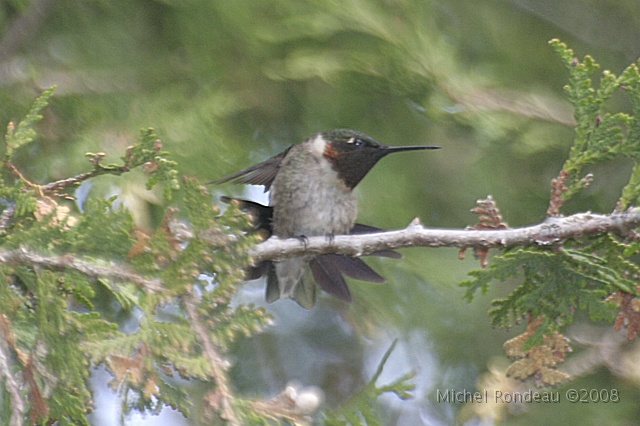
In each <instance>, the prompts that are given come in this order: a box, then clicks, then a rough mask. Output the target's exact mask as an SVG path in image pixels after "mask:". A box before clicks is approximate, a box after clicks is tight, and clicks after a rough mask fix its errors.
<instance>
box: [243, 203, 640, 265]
mask: <svg viewBox="0 0 640 426" xmlns="http://www.w3.org/2000/svg"><path fill="white" fill-rule="evenodd" d="M637 226H640V210H637V209H631V210H627V211H625V212H615V213H612V214H608V215H600V214H592V213H579V214H575V215H572V216H568V217H563V218H555V217H554V218H551V217H550V218H547V219H546V220H545V221H544V222H542V223H539V224H537V225H532V226H528V227H523V228H509V229H486V230H485V229H483V230H473V229H465V230H458V229H428V228H425V227H424V226H422V225H421V224H420V221H419V220H418V219H414V220H413V221H412V222H411V224H409V226H407V227H406V228H405V229H401V230H396V231H385V232H378V233H372V234H357V235H336V236H335V237H334V238H332V239H329V238H327V237H323V236H319V237H309V238H307V239H306V241H305V244H300V240H299V239H296V238H290V239H286V240H283V239H279V238H277V237H271V238H269V239H268V240H267V241H264V242H262V243H260V244H258V245H256V246H255V247H253V248H252V249H251V250H250V255H251V258H252V261H253V262H254V263H255V264H258V263H259V262H262V261H264V260H276V261H279V260H283V259H288V258H291V257H296V256H302V255H305V254H324V253H338V254H345V255H349V256H363V255H369V254H372V253H375V252H377V251H381V250H386V249H397V248H402V247H414V246H420V247H460V248H466V247H483V248H507V247H516V246H531V245H540V246H548V245H551V244H557V243H561V242H564V241H566V240H569V239H572V238H579V237H583V236H588V235H598V234H603V233H607V232H615V233H619V234H622V235H625V236H628V237H630V238H635V232H634V231H633V229H634V228H635V227H637Z"/></svg>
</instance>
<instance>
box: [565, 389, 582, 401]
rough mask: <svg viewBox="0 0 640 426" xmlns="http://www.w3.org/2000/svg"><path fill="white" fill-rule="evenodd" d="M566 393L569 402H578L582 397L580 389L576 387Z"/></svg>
mask: <svg viewBox="0 0 640 426" xmlns="http://www.w3.org/2000/svg"><path fill="white" fill-rule="evenodd" d="M566 395H567V401H569V402H578V399H580V395H578V391H577V390H575V389H569V390H568V391H567V394H566Z"/></svg>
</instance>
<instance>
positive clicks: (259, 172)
mask: <svg viewBox="0 0 640 426" xmlns="http://www.w3.org/2000/svg"><path fill="white" fill-rule="evenodd" d="M292 146H293V145H292ZM290 149H291V147H289V148H287V149H286V150H285V151H284V152H282V153H280V154H278V155H276V156H274V157H271V158H269V159H267V160H264V161H262V162H260V163H258V164H255V165H253V166H251V167H248V168H246V169H244V170H240V171H239V172H236V173H233V174H230V175H228V176H223V177H221V178H218V179H214V180H212V181H211V182H207V184H212V183H213V184H218V183H225V182H233V183H244V184H248V185H263V186H264V192H267V191H268V190H269V188H270V187H271V184H272V183H273V179H275V177H276V173H278V169H279V168H280V162H281V161H282V159H283V158H284V157H285V156H286V155H287V153H288V152H289V150H290Z"/></svg>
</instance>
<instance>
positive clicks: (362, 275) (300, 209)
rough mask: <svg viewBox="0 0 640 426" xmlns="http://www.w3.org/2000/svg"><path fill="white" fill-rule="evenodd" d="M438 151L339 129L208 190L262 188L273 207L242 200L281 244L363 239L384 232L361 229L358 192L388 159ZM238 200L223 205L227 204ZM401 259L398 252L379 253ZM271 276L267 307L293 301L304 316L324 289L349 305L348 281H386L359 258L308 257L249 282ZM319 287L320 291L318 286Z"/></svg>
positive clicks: (269, 265)
mask: <svg viewBox="0 0 640 426" xmlns="http://www.w3.org/2000/svg"><path fill="white" fill-rule="evenodd" d="M438 148H440V147H439V146H433V145H411V146H388V145H383V144H381V143H379V142H377V141H376V140H375V139H373V138H372V137H370V136H367V135H366V134H364V133H361V132H358V131H355V130H350V129H334V130H329V131H324V132H319V133H316V134H314V135H312V136H310V137H308V138H307V139H305V140H304V141H303V142H301V143H299V144H296V145H292V146H290V147H289V148H287V149H286V150H285V151H283V152H282V153H280V154H278V155H276V156H274V157H271V158H269V159H267V160H265V161H262V162H260V163H258V164H256V165H254V166H251V167H248V168H246V169H244V170H241V171H239V172H236V173H233V174H231V175H228V176H224V177H222V178H219V179H216V180H214V181H211V182H209V183H224V182H233V183H240V184H250V185H262V186H264V191H265V192H267V191H270V194H269V206H263V205H261V204H259V203H255V202H253V201H247V200H237V202H238V203H239V206H240V208H242V209H244V210H246V211H248V212H249V213H251V214H252V216H253V217H255V218H258V221H257V222H258V223H257V224H256V228H261V229H263V230H266V231H267V233H268V234H269V235H276V236H277V237H279V238H292V237H295V238H299V239H301V240H302V241H303V242H304V241H305V240H306V238H307V237H311V236H319V235H323V236H326V237H327V238H333V237H334V236H335V235H339V234H359V233H368V232H375V231H378V230H379V229H378V228H375V227H372V226H368V225H362V224H357V223H356V216H357V203H356V197H355V194H354V193H353V189H354V188H355V187H356V185H358V183H359V182H360V181H361V180H362V179H363V178H364V177H365V175H366V174H367V173H368V172H369V170H371V168H373V166H374V165H375V164H376V163H377V162H378V161H379V160H380V159H382V158H383V157H385V156H387V155H389V154H391V153H395V152H403V151H414V150H425V149H438ZM232 200H233V199H231V198H229V197H223V201H226V202H230V201H232ZM373 255H377V256H386V257H400V254H399V253H397V252H395V251H392V250H383V251H380V252H376V253H373ZM265 274H266V275H267V289H266V299H267V301H268V302H273V301H275V300H277V299H280V298H291V299H293V300H295V301H296V302H297V303H298V304H299V305H300V306H302V307H304V308H311V307H313V305H314V304H315V300H316V293H317V288H318V287H319V288H320V289H322V290H324V291H326V292H327V293H329V294H332V295H334V296H336V297H338V298H340V299H342V300H345V301H347V302H349V301H351V294H350V292H349V288H348V287H347V285H346V282H345V280H344V278H343V274H344V275H347V276H349V277H351V278H356V279H360V280H364V281H370V282H384V278H383V277H381V276H380V275H379V274H378V273H377V272H375V271H374V270H373V269H371V268H370V267H369V266H368V265H367V264H366V263H365V262H364V261H362V260H361V259H359V258H357V257H351V256H346V255H339V254H321V255H305V256H301V257H295V258H292V259H287V260H284V261H281V262H271V261H266V262H262V263H261V264H259V265H256V266H255V267H253V268H252V269H251V270H250V271H249V272H248V274H247V278H248V279H255V278H258V277H260V276H262V275H265ZM314 281H315V283H314Z"/></svg>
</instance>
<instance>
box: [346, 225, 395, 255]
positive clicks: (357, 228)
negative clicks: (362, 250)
mask: <svg viewBox="0 0 640 426" xmlns="http://www.w3.org/2000/svg"><path fill="white" fill-rule="evenodd" d="M382 231H384V229H380V228H376V227H375V226H371V225H364V224H362V223H356V224H355V225H353V229H351V232H349V233H350V234H352V235H356V234H373V233H375V232H382ZM368 256H381V257H390V258H393V259H402V254H400V253H398V252H397V251H395V250H380V251H376V252H373V253H371V254H369V255H368Z"/></svg>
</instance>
